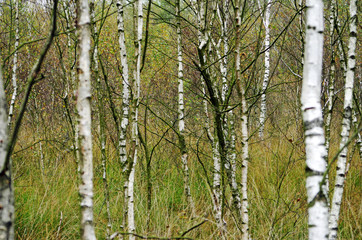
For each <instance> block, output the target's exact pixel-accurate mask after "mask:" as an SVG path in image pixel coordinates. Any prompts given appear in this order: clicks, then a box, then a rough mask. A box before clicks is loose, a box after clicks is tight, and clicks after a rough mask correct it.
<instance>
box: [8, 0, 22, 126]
mask: <svg viewBox="0 0 362 240" xmlns="http://www.w3.org/2000/svg"><path fill="white" fill-rule="evenodd" d="M14 47H15V52H14V59H13V64H14V65H13V74H12V85H13V94H12V96H11V100H10V106H9V117H8V125H9V126H11V120H12V118H13V115H14V106H15V100H16V97H17V94H18V84H17V81H16V79H17V73H16V72H17V69H18V51H17V48H18V47H19V0H15V46H14Z"/></svg>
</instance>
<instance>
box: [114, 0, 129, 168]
mask: <svg viewBox="0 0 362 240" xmlns="http://www.w3.org/2000/svg"><path fill="white" fill-rule="evenodd" d="M125 4H126V1H125V0H118V1H117V3H116V5H117V10H118V34H119V39H118V40H119V48H120V54H121V64H122V86H123V93H122V119H121V129H120V130H121V131H120V137H119V155H120V161H121V164H122V167H123V171H126V165H127V151H126V135H127V128H128V123H129V109H130V107H129V104H130V103H129V102H130V98H131V96H130V82H129V71H128V59H127V49H126V38H125V34H124V31H125V30H124V20H123V15H124V5H125Z"/></svg>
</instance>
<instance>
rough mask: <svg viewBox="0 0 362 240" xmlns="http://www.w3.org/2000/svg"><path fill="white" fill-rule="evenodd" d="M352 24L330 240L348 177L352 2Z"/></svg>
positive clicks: (353, 20)
mask: <svg viewBox="0 0 362 240" xmlns="http://www.w3.org/2000/svg"><path fill="white" fill-rule="evenodd" d="M349 13H350V24H349V44H348V62H347V73H346V82H345V90H344V105H343V119H342V130H341V142H340V149H341V148H343V150H342V151H341V152H340V153H339V156H338V161H337V172H336V182H335V187H334V193H333V199H332V206H331V215H330V220H329V229H330V233H329V239H330V240H334V239H337V231H338V220H339V214H340V208H341V204H342V198H343V189H344V181H345V177H346V161H347V152H348V148H347V147H344V146H345V144H346V143H347V141H348V138H349V134H350V129H351V120H352V108H353V107H352V101H353V84H354V74H355V67H356V42H357V1H356V0H351V1H350V6H349Z"/></svg>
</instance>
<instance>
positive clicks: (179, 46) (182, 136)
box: [176, 0, 195, 215]
mask: <svg viewBox="0 0 362 240" xmlns="http://www.w3.org/2000/svg"><path fill="white" fill-rule="evenodd" d="M176 17H177V24H176V25H177V26H176V28H177V29H176V31H177V64H178V74H177V77H178V121H179V122H178V127H179V132H178V137H179V148H180V152H181V162H182V166H183V175H184V188H185V194H186V199H187V203H188V205H189V207H190V209H191V211H192V215H193V214H194V211H195V209H194V208H195V207H194V202H193V200H192V196H191V189H190V176H189V175H190V174H189V167H188V153H187V147H186V141H185V120H184V117H185V109H184V108H185V107H184V82H183V63H182V34H181V4H180V0H176Z"/></svg>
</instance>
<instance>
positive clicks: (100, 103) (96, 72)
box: [90, 0, 112, 240]
mask: <svg viewBox="0 0 362 240" xmlns="http://www.w3.org/2000/svg"><path fill="white" fill-rule="evenodd" d="M90 4H91V19H92V20H93V22H94V23H93V35H94V52H93V62H94V68H93V69H94V75H95V80H96V82H97V94H98V96H97V97H98V99H97V100H98V101H97V103H98V104H97V105H98V118H99V140H100V145H101V163H102V171H103V174H102V180H103V186H104V201H105V204H106V211H107V228H106V239H107V240H108V239H110V235H111V230H112V221H111V212H110V203H109V188H108V180H107V153H106V121H105V113H104V105H103V104H104V103H103V96H102V92H103V88H102V84H101V81H100V78H99V64H98V43H99V33H98V28H97V25H96V23H95V3H94V0H91V1H90ZM102 16H103V14H102Z"/></svg>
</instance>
